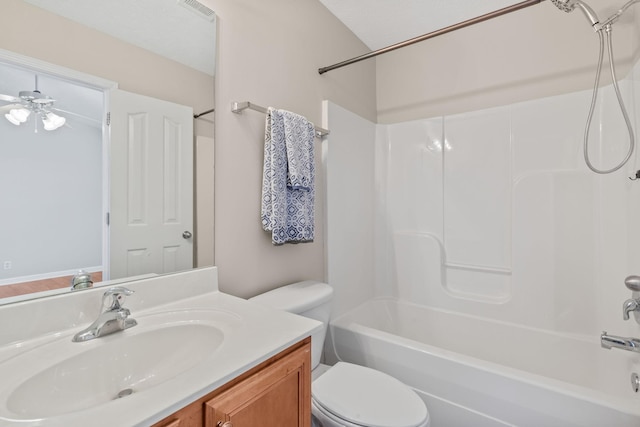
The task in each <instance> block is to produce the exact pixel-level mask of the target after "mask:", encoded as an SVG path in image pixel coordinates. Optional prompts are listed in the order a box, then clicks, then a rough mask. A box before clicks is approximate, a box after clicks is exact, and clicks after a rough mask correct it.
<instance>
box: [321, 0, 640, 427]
mask: <svg viewBox="0 0 640 427" xmlns="http://www.w3.org/2000/svg"><path fill="white" fill-rule="evenodd" d="M636 2H637V0H633V1H631V2H629V3H627V4H626V5H624V6H623V7H622V8H621V9H620V10H619V11H618V12H617V13H616V14H614V15H612V16H611V17H610V18H608V19H605V20H603V21H601V20H599V19H598V17H597V16H596V14H595V12H594V11H593V10H592V9H591V8H590V7H589V6H588V5H586V4H585V3H582V2H580V1H575V0H573V1H572V0H568V1H560V0H554V1H553V3H554V4H555V5H556V6H558V7H559V8H560V9H561V10H563V11H566V12H571V11H572V10H574V9H575V8H579V9H580V10H582V12H584V14H585V16H586V17H587V18H588V20H589V23H591V25H592V26H593V28H594V30H595V31H596V32H597V33H598V35H599V39H600V46H601V49H600V57H602V55H603V39H604V38H605V36H606V37H607V38H608V39H609V41H610V31H611V28H612V25H613V24H614V23H615V22H616V21H617V20H618V18H619V17H620V16H621V15H622V13H624V12H625V11H626V10H627V8H628V7H629V6H631V5H632V4H634V3H636ZM603 34H604V35H603ZM608 47H609V54H610V57H611V56H612V55H613V54H612V51H611V43H609V46H608ZM599 62H600V65H599V66H598V74H600V71H599V69H600V66H601V63H602V60H600V61H599ZM611 73H612V75H615V65H614V66H611ZM638 81H640V63H636V65H635V66H634V67H633V68H632V70H631V71H630V72H629V74H628V75H627V76H626V77H625V78H623V79H622V80H620V81H619V82H616V84H612V85H609V86H607V87H602V88H600V89H599V90H585V91H581V92H574V93H567V94H563V95H558V96H554V97H550V98H543V99H535V100H531V101H526V102H521V103H516V104H512V105H506V106H501V107H496V108H491V109H486V110H480V111H473V112H467V113H462V114H455V115H448V116H443V117H434V118H428V119H421V120H415V121H409V122H401V123H393V124H374V123H371V122H368V121H367V120H365V119H363V118H361V117H359V116H356V115H354V114H353V113H351V112H349V111H347V110H345V109H343V108H341V107H339V106H337V105H335V104H332V103H330V102H326V103H325V116H326V121H327V122H326V123H324V124H325V125H328V126H330V127H331V129H332V134H331V136H330V138H329V139H330V142H329V141H327V143H325V144H324V146H323V150H324V160H325V166H326V174H327V218H328V223H327V233H328V237H327V245H328V249H327V251H328V280H329V283H330V284H331V285H332V286H333V287H334V289H335V292H336V298H335V300H336V306H335V313H334V317H333V320H332V322H331V324H332V325H331V329H330V334H329V338H328V341H327V344H328V345H327V346H326V348H327V349H328V350H327V351H326V354H325V356H326V357H327V360H328V361H329V362H335V361H337V360H343V361H346V362H352V363H357V364H362V365H365V366H369V367H372V368H375V369H377V370H380V371H383V372H386V373H388V374H391V375H393V376H395V377H396V378H398V379H400V380H401V381H403V382H405V383H406V384H408V385H409V386H411V387H413V388H414V389H415V390H416V391H417V392H418V393H419V395H420V396H421V397H422V399H423V400H424V401H425V402H426V404H427V407H428V409H429V412H430V414H431V417H432V425H433V426H434V427H443V426H444V427H450V426H454V427H455V426H474V427H476V426H490V427H496V426H507V425H515V426H531V427H549V426H558V427H560V426H561V427H573V426H576V427H577V426H593V427H599V426H613V427H624V426H629V427H631V426H635V427H637V426H640V393H639V392H638V388H639V387H640V379H639V378H640V377H639V376H638V375H640V353H639V352H638V350H639V349H640V347H639V346H640V340H638V339H637V338H640V327H639V323H640V321H639V319H640V313H639V312H638V311H637V310H638V307H640V299H638V298H639V297H640V278H638V277H633V276H632V275H634V274H640V248H638V245H637V244H636V243H637V242H638V241H640V221H638V212H640V181H638V180H635V178H637V175H639V174H638V173H637V171H638V169H640V164H639V159H638V154H637V150H635V151H634V144H635V136H634V133H633V127H635V128H637V126H638V121H639V115H638V112H637V111H636V110H637V107H636V105H638V104H637V103H638V101H640V87H639V86H638V83H637V82H638ZM595 86H596V87H597V86H598V78H596V85H595ZM587 113H588V114H587ZM585 119H586V120H585ZM585 121H586V123H587V124H586V127H585ZM594 172H595V173H594ZM346 182H348V183H349V185H348V186H345V185H344V184H345V183H346ZM355 193H357V194H358V206H354V205H353V202H352V199H353V194H355ZM344 206H349V214H348V215H345V213H344ZM372 207H373V209H372ZM627 276H632V277H630V278H629V279H628V280H626V282H627V283H625V278H626V277H627ZM625 284H626V286H625ZM363 301H365V302H364V303H363ZM604 331H608V332H604Z"/></svg>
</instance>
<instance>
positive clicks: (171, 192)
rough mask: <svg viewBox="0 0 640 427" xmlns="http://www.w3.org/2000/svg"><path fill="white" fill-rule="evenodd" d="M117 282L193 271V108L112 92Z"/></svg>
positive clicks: (113, 246) (113, 259) (112, 202)
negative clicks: (154, 274) (174, 272)
mask: <svg viewBox="0 0 640 427" xmlns="http://www.w3.org/2000/svg"><path fill="white" fill-rule="evenodd" d="M110 107H111V108H110V110H111V125H110V132H111V138H110V139H111V147H110V160H111V166H110V175H111V176H110V184H111V188H110V194H111V197H110V233H109V239H110V253H109V257H110V273H111V274H110V278H111V279H118V278H121V277H128V276H135V275H139V274H147V273H169V272H173V271H179V270H185V269H189V268H192V267H193V237H190V236H192V233H193V110H192V108H190V107H185V106H183V105H178V104H174V103H171V102H167V101H162V100H159V99H155V98H150V97H147V96H142V95H138V94H134V93H129V92H125V91H121V90H113V91H112V92H111V95H110Z"/></svg>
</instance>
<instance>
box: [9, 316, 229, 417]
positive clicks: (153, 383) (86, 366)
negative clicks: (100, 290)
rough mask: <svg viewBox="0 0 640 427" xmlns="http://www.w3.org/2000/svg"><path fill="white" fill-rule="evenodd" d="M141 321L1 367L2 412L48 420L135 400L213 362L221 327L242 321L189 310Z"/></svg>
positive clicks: (65, 341)
mask: <svg viewBox="0 0 640 427" xmlns="http://www.w3.org/2000/svg"><path fill="white" fill-rule="evenodd" d="M136 320H137V321H138V326H136V327H133V328H131V329H128V330H126V331H122V332H118V333H115V334H112V335H109V336H105V337H102V338H98V339H94V340H91V341H87V342H83V343H74V342H71V339H70V336H64V337H60V338H58V339H56V340H55V341H53V342H50V343H48V344H44V345H41V346H39V347H36V348H33V349H31V350H28V351H26V352H25V353H24V354H21V355H20V356H19V357H14V358H12V359H11V360H8V361H6V362H4V363H2V364H0V377H1V378H3V379H2V383H3V387H2V388H3V389H4V390H3V391H0V408H1V412H3V413H2V414H0V415H1V416H2V417H6V419H14V420H17V419H24V420H26V419H42V418H48V417H55V416H58V415H62V414H66V413H70V412H77V411H82V410H86V409H90V408H95V407H97V406H100V405H103V404H106V403H109V402H111V401H113V400H118V399H132V398H135V396H136V395H137V394H138V393H144V392H145V391H146V390H149V389H152V388H154V387H157V386H159V385H162V384H167V383H168V382H170V381H172V380H174V379H176V378H178V377H179V376H180V375H182V374H184V373H187V372H189V371H190V370H192V369H194V368H196V367H198V366H201V365H202V364H203V363H206V362H207V361H211V360H213V359H214V357H215V354H216V353H217V351H218V350H219V349H220V348H221V347H223V343H224V338H225V334H224V332H223V330H222V329H223V328H222V329H221V326H223V325H225V324H229V323H230V322H231V323H233V322H237V321H238V318H237V316H235V315H233V314H232V313H225V312H224V311H218V310H195V311H194V310H183V311H170V312H164V313H156V314H153V315H147V316H141V317H137V318H136ZM29 366H31V367H35V366H37V367H38V370H37V371H36V372H33V371H32V370H29V369H28V368H27V370H25V367H29ZM25 372H28V373H29V374H28V375H25Z"/></svg>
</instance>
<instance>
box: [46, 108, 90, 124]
mask: <svg viewBox="0 0 640 427" xmlns="http://www.w3.org/2000/svg"><path fill="white" fill-rule="evenodd" d="M49 110H51V111H55V112H56V113H60V114H62V115H64V116H66V117H69V116H73V117H75V118H77V119H79V120H80V121H81V122H83V123H85V124H88V125H91V126H94V127H100V126H102V122H101V121H100V120H96V119H94V118H92V117H89V116H84V115H82V114H78V113H74V112H73V111H67V110H62V109H60V108H56V107H50V108H49Z"/></svg>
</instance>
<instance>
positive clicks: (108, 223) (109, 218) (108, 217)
mask: <svg viewBox="0 0 640 427" xmlns="http://www.w3.org/2000/svg"><path fill="white" fill-rule="evenodd" d="M105 217H106V218H105V219H106V221H107V225H110V223H111V215H110V214H109V212H107V214H106V215H105Z"/></svg>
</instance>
